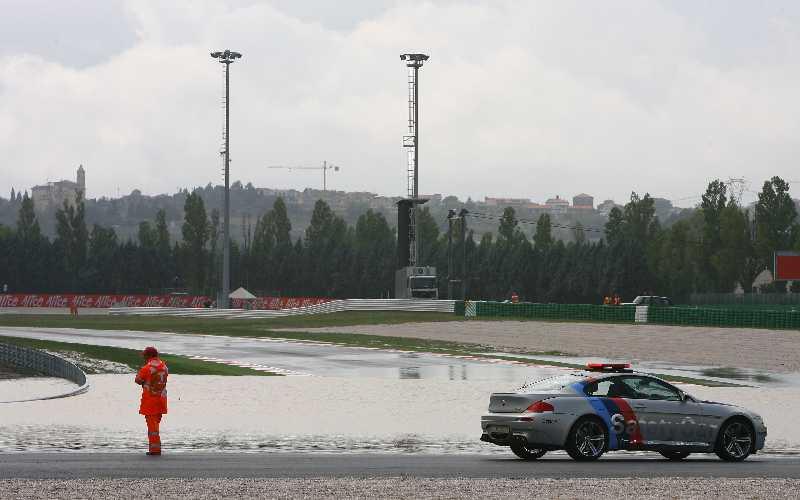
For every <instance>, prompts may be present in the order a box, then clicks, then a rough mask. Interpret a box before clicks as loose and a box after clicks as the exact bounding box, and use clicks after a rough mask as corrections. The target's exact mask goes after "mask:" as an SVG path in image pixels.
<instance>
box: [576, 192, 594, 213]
mask: <svg viewBox="0 0 800 500" xmlns="http://www.w3.org/2000/svg"><path fill="white" fill-rule="evenodd" d="M572 208H575V209H578V210H594V196H592V195H590V194H586V193H581V194H576V195H575V196H573V197H572Z"/></svg>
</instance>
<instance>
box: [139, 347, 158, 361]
mask: <svg viewBox="0 0 800 500" xmlns="http://www.w3.org/2000/svg"><path fill="white" fill-rule="evenodd" d="M142 356H144V357H145V358H155V357H158V349H156V348H155V347H153V346H149V347H145V348H144V351H142Z"/></svg>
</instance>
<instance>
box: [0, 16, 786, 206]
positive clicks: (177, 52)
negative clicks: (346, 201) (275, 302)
mask: <svg viewBox="0 0 800 500" xmlns="http://www.w3.org/2000/svg"><path fill="white" fill-rule="evenodd" d="M0 10H1V11H2V12H3V15H2V16H0V169H1V171H2V176H0V196H4V197H7V196H8V194H7V193H8V192H9V191H10V190H11V188H12V187H14V188H15V189H17V190H20V189H22V190H24V189H30V187H31V186H34V185H37V184H42V183H45V182H47V181H53V180H58V179H62V178H70V179H72V178H73V177H74V172H75V169H76V168H77V166H78V165H79V164H83V165H84V167H85V168H86V172H87V174H86V177H87V195H88V197H90V198H94V197H100V196H116V195H117V194H118V193H120V194H126V193H129V192H130V191H132V190H133V189H139V190H141V191H142V192H143V193H145V194H159V193H170V192H174V191H175V190H176V189H178V188H183V187H188V188H192V187H194V186H202V185H206V184H207V183H209V182H211V183H214V184H217V183H220V182H222V176H221V167H222V161H221V157H220V155H219V150H220V145H221V133H222V126H223V118H224V116H223V108H222V95H223V90H224V88H223V84H224V80H223V76H222V65H220V64H219V63H218V62H216V61H214V60H213V59H211V57H210V56H209V52H211V51H214V50H224V49H226V48H227V49H231V50H236V51H238V52H241V53H242V54H243V57H242V59H240V60H238V61H237V62H236V63H235V64H233V65H232V67H231V178H232V179H233V180H236V179H241V180H242V181H243V182H245V183H246V182H248V181H249V182H252V183H253V184H254V185H256V186H258V187H271V188H284V189H285V188H295V189H303V188H305V187H314V188H320V187H321V185H322V175H321V173H320V171H314V170H283V169H270V168H267V167H268V166H319V165H321V164H322V162H323V161H327V162H329V163H332V164H335V165H338V166H340V170H339V171H338V172H329V175H328V188H329V189H338V190H347V191H371V192H375V193H378V194H381V195H403V194H404V193H405V190H406V180H405V167H406V156H405V151H404V149H403V147H402V138H403V135H404V134H405V133H406V119H407V81H406V79H407V76H406V68H405V66H404V64H403V63H402V62H401V61H400V59H399V54H401V53H405V52H424V53H427V54H430V56H431V57H430V60H429V61H428V62H427V63H426V64H425V66H424V67H423V68H422V69H421V70H420V82H419V92H420V153H419V154H420V160H419V165H420V188H419V189H420V193H425V194H429V193H443V194H445V195H448V194H453V195H456V196H459V197H461V198H462V199H464V198H466V197H472V198H473V199H483V197H484V196H493V197H522V198H531V199H532V200H534V201H538V202H543V201H544V200H545V199H547V198H550V197H553V196H556V195H559V196H561V197H565V198H570V199H571V197H572V196H573V195H575V194H578V193H581V192H586V193H589V194H592V195H594V196H595V198H596V200H597V202H599V201H602V200H604V199H608V198H611V199H614V200H616V201H618V202H619V201H624V200H625V199H626V198H628V197H629V196H630V193H631V191H636V192H638V193H646V192H647V193H651V194H652V195H654V196H659V197H664V198H668V199H671V200H674V202H675V203H676V204H677V205H680V206H690V205H692V204H693V203H695V202H696V201H697V197H698V196H699V194H700V193H702V191H704V189H705V186H706V184H707V183H708V182H709V181H710V180H712V179H715V178H721V179H728V178H730V177H733V178H745V179H746V180H747V182H748V183H749V189H750V190H752V191H757V190H759V189H760V185H761V184H762V183H763V181H764V180H765V179H767V178H769V177H771V176H773V175H778V176H781V177H783V178H784V179H787V180H798V181H800V168H798V166H797V158H798V157H800V154H799V153H800V142H798V138H799V137H800V120H799V119H798V116H800V98H798V89H800V65H798V64H797V54H798V53H800V2H796V1H793V0H773V1H770V2H751V1H746V0H717V1H712V0H673V1H660V0H628V1H621V0H607V1H603V2H595V1H589V0H583V1H572V0H558V1H555V0H553V1H534V0H523V1H515V0H492V1H471V0H464V1H455V0H441V1H437V0H429V1H422V0H407V1H400V0H396V1H395V0H342V1H335V2H334V1H331V0H302V1H299V0H272V1H255V0H228V1H221V0H220V1H202V0H170V1H168V2H163V1H149V0H135V1H134V0H132V1H125V0H59V1H58V2H53V1H51V0H0ZM792 186H793V191H795V193H794V194H795V196H797V193H796V192H797V191H800V183H797V184H792ZM754 196H755V195H754V193H753V192H746V193H745V198H752V197H754Z"/></svg>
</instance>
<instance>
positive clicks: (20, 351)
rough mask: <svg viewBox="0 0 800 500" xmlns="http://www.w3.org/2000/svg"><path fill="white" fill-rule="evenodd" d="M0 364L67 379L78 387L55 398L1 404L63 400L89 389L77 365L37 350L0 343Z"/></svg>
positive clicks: (20, 400) (84, 376)
mask: <svg viewBox="0 0 800 500" xmlns="http://www.w3.org/2000/svg"><path fill="white" fill-rule="evenodd" d="M0 363H3V364H5V365H9V366H12V367H15V368H17V369H19V370H22V371H32V372H35V373H37V374H42V375H46V376H48V377H58V378H63V379H67V380H69V381H70V382H73V383H75V384H76V385H77V386H78V388H77V389H74V390H72V391H69V392H66V393H63V394H58V395H55V396H48V397H40V398H33V399H18V400H15V401H0V402H2V403H18V402H22V401H35V400H40V399H56V398H65V397H68V396H75V395H76V394H81V393H83V392H86V391H87V390H88V389H89V382H88V380H87V379H86V373H84V372H83V370H81V369H80V368H79V367H78V366H77V365H75V364H74V363H72V362H70V361H67V360H66V359H63V358H60V357H58V356H55V355H53V354H50V353H47V352H44V351H40V350H38V349H29V348H27V347H21V346H17V345H12V344H5V343H2V342H0Z"/></svg>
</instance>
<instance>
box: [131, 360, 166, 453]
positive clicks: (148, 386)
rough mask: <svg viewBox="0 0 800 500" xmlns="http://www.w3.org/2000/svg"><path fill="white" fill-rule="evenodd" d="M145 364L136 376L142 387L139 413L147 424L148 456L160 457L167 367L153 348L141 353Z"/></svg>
mask: <svg viewBox="0 0 800 500" xmlns="http://www.w3.org/2000/svg"><path fill="white" fill-rule="evenodd" d="M142 357H143V358H144V359H145V364H144V366H143V367H142V369H141V370H139V373H137V374H136V383H137V384H139V385H141V386H142V402H141V404H140V405H139V413H140V414H141V415H144V420H145V422H147V441H148V443H149V449H148V451H147V454H148V455H155V456H158V455H161V435H160V434H159V424H161V416H162V415H164V414H165V413H167V376H168V375H169V371H168V370H167V365H166V363H164V362H163V361H161V359H159V357H158V350H157V349H156V348H155V347H152V346H151V347H146V348H145V349H144V351H142Z"/></svg>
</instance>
